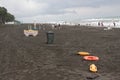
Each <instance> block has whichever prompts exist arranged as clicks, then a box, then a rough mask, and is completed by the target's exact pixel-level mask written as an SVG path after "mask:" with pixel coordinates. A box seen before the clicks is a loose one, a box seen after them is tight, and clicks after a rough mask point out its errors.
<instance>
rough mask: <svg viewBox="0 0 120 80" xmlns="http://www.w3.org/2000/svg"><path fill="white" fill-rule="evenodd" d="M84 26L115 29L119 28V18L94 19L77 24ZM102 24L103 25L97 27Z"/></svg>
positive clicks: (83, 20)
mask: <svg viewBox="0 0 120 80" xmlns="http://www.w3.org/2000/svg"><path fill="white" fill-rule="evenodd" d="M78 23H79V24H80V25H86V26H96V27H101V26H104V27H115V28H120V17H109V18H94V19H82V20H80V21H79V22H77V24H78ZM98 23H100V24H101V23H102V24H103V25H98Z"/></svg>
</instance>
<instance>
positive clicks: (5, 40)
mask: <svg viewBox="0 0 120 80" xmlns="http://www.w3.org/2000/svg"><path fill="white" fill-rule="evenodd" d="M49 26H50V25H45V27H46V29H45V30H39V35H38V36H36V37H32V36H30V37H26V36H25V35H24V34H23V30H24V29H27V26H26V25H0V80H120V29H115V28H113V29H112V30H103V29H104V28H100V27H85V26H62V28H61V29H60V30H58V29H57V30H52V29H51V28H50V27H49ZM50 30H52V31H53V32H54V35H55V36H54V37H55V39H54V44H46V41H47V40H46V32H48V31H50ZM79 51H86V52H89V53H91V55H95V56H98V57H99V58H100V60H99V61H85V60H83V57H82V56H79V55H76V54H77V52H79ZM90 64H95V65H96V66H97V68H98V72H97V73H92V72H90V71H89V65H90Z"/></svg>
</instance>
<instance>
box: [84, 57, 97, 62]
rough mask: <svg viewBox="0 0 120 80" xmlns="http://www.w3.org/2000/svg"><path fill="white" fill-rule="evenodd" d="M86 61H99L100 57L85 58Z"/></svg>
mask: <svg viewBox="0 0 120 80" xmlns="http://www.w3.org/2000/svg"><path fill="white" fill-rule="evenodd" d="M83 58H84V59H85V60H89V61H98V60H99V57H97V56H84V57H83Z"/></svg>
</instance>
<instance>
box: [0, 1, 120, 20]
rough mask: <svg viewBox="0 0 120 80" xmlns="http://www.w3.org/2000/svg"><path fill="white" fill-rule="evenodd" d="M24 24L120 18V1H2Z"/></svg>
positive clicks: (1, 3)
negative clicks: (110, 17)
mask: <svg viewBox="0 0 120 80" xmlns="http://www.w3.org/2000/svg"><path fill="white" fill-rule="evenodd" d="M0 6H3V7H5V8H7V10H8V12H10V13H12V14H13V15H15V17H16V19H17V20H20V21H22V22H34V21H36V22H53V21H72V20H76V19H81V18H96V17H109V16H120V0H0Z"/></svg>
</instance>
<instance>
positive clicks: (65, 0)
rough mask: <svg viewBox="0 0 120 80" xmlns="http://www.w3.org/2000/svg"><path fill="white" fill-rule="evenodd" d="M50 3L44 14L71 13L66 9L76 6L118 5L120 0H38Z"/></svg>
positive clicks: (38, 0)
mask: <svg viewBox="0 0 120 80" xmlns="http://www.w3.org/2000/svg"><path fill="white" fill-rule="evenodd" d="M36 1H37V2H43V3H47V4H48V8H46V10H44V12H43V14H53V15H54V14H64V13H70V12H69V11H64V10H65V9H67V8H76V7H93V8H94V7H101V6H107V5H116V4H119V3H120V0H44V1H43V0H36Z"/></svg>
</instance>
